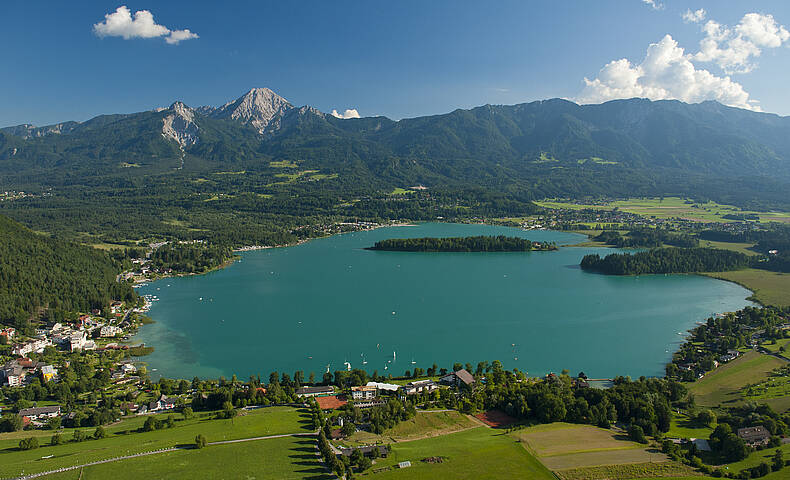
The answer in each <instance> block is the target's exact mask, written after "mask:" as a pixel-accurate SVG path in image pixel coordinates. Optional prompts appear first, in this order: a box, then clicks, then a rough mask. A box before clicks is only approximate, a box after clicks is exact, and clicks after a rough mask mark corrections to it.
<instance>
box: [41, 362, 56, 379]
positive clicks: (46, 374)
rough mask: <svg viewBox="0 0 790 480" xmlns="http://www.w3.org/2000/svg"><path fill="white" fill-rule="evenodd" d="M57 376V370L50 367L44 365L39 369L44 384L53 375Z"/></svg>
mask: <svg viewBox="0 0 790 480" xmlns="http://www.w3.org/2000/svg"><path fill="white" fill-rule="evenodd" d="M57 374H58V369H57V368H55V367H53V366H52V365H44V366H43V367H41V377H42V378H43V379H44V381H45V382H49V381H50V380H52V379H53V378H55V375H57Z"/></svg>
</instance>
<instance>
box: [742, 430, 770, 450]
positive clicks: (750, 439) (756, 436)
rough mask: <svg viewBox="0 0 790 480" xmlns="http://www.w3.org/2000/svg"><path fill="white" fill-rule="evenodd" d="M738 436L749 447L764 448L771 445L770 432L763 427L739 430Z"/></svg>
mask: <svg viewBox="0 0 790 480" xmlns="http://www.w3.org/2000/svg"><path fill="white" fill-rule="evenodd" d="M738 436H739V437H741V438H742V439H743V441H744V442H746V444H747V445H749V446H750V447H760V446H763V447H764V446H767V445H768V444H769V443H771V432H769V431H768V430H767V429H766V428H765V427H763V426H757V427H745V428H739V429H738Z"/></svg>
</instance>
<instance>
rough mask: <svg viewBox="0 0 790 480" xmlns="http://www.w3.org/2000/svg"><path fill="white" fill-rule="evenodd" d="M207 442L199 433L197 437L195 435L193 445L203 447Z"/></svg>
mask: <svg viewBox="0 0 790 480" xmlns="http://www.w3.org/2000/svg"><path fill="white" fill-rule="evenodd" d="M207 443H208V442H206V437H205V436H204V435H203V434H202V433H201V434H199V435H198V436H197V437H195V447H196V448H204V447H205V446H206V444H207Z"/></svg>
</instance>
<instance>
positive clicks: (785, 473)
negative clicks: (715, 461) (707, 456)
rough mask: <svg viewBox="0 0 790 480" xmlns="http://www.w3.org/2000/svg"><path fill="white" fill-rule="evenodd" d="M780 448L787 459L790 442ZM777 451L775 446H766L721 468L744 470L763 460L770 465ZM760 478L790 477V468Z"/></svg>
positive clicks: (771, 479)
mask: <svg viewBox="0 0 790 480" xmlns="http://www.w3.org/2000/svg"><path fill="white" fill-rule="evenodd" d="M780 449H781V450H782V453H784V457H785V459H787V458H788V457H790V444H784V445H782V446H781V447H780ZM775 451H776V449H775V448H766V449H765V450H759V451H755V452H752V453H751V454H750V455H749V456H748V457H746V458H745V459H744V460H741V461H740V462H736V463H730V464H727V465H723V466H721V468H722V469H724V467H727V468H726V469H725V471H729V472H735V473H737V472H740V471H741V470H743V469H744V468H751V467H756V466H757V465H759V464H760V463H762V462H765V463H767V464H768V465H770V464H771V456H773V454H774V452H775ZM760 478H767V479H768V480H773V479H780V478H782V479H786V478H790V468H785V469H783V470H781V471H779V472H774V473H772V474H770V475H766V476H765V477H760Z"/></svg>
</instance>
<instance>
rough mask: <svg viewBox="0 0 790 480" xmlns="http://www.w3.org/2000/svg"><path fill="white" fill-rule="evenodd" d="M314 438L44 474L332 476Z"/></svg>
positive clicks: (275, 479)
mask: <svg viewBox="0 0 790 480" xmlns="http://www.w3.org/2000/svg"><path fill="white" fill-rule="evenodd" d="M316 451H317V450H316V447H315V439H314V438H305V437H301V438H300V437H284V438H272V439H266V440H255V441H251V442H243V443H235V444H229V445H209V446H208V447H206V448H204V449H202V450H181V451H176V452H170V453H163V454H160V455H153V456H149V457H142V458H133V459H128V460H122V461H119V462H113V463H106V464H101V465H94V466H90V467H87V468H84V469H81V470H73V471H69V472H63V473H59V474H53V475H47V476H45V477H43V478H45V479H47V480H80V479H81V480H94V479H96V480H101V479H107V478H112V479H114V480H127V479H128V480H136V479H140V478H148V479H164V478H166V479H174V480H176V479H189V480H191V479H195V478H211V479H217V480H223V479H227V480H231V479H239V478H248V479H252V478H254V479H256V480H270V479H271V480H279V479H285V480H288V479H301V478H311V479H323V478H327V479H328V478H334V476H331V475H329V474H327V472H326V469H325V468H324V467H323V465H322V464H321V463H320V461H319V457H317V456H316Z"/></svg>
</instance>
